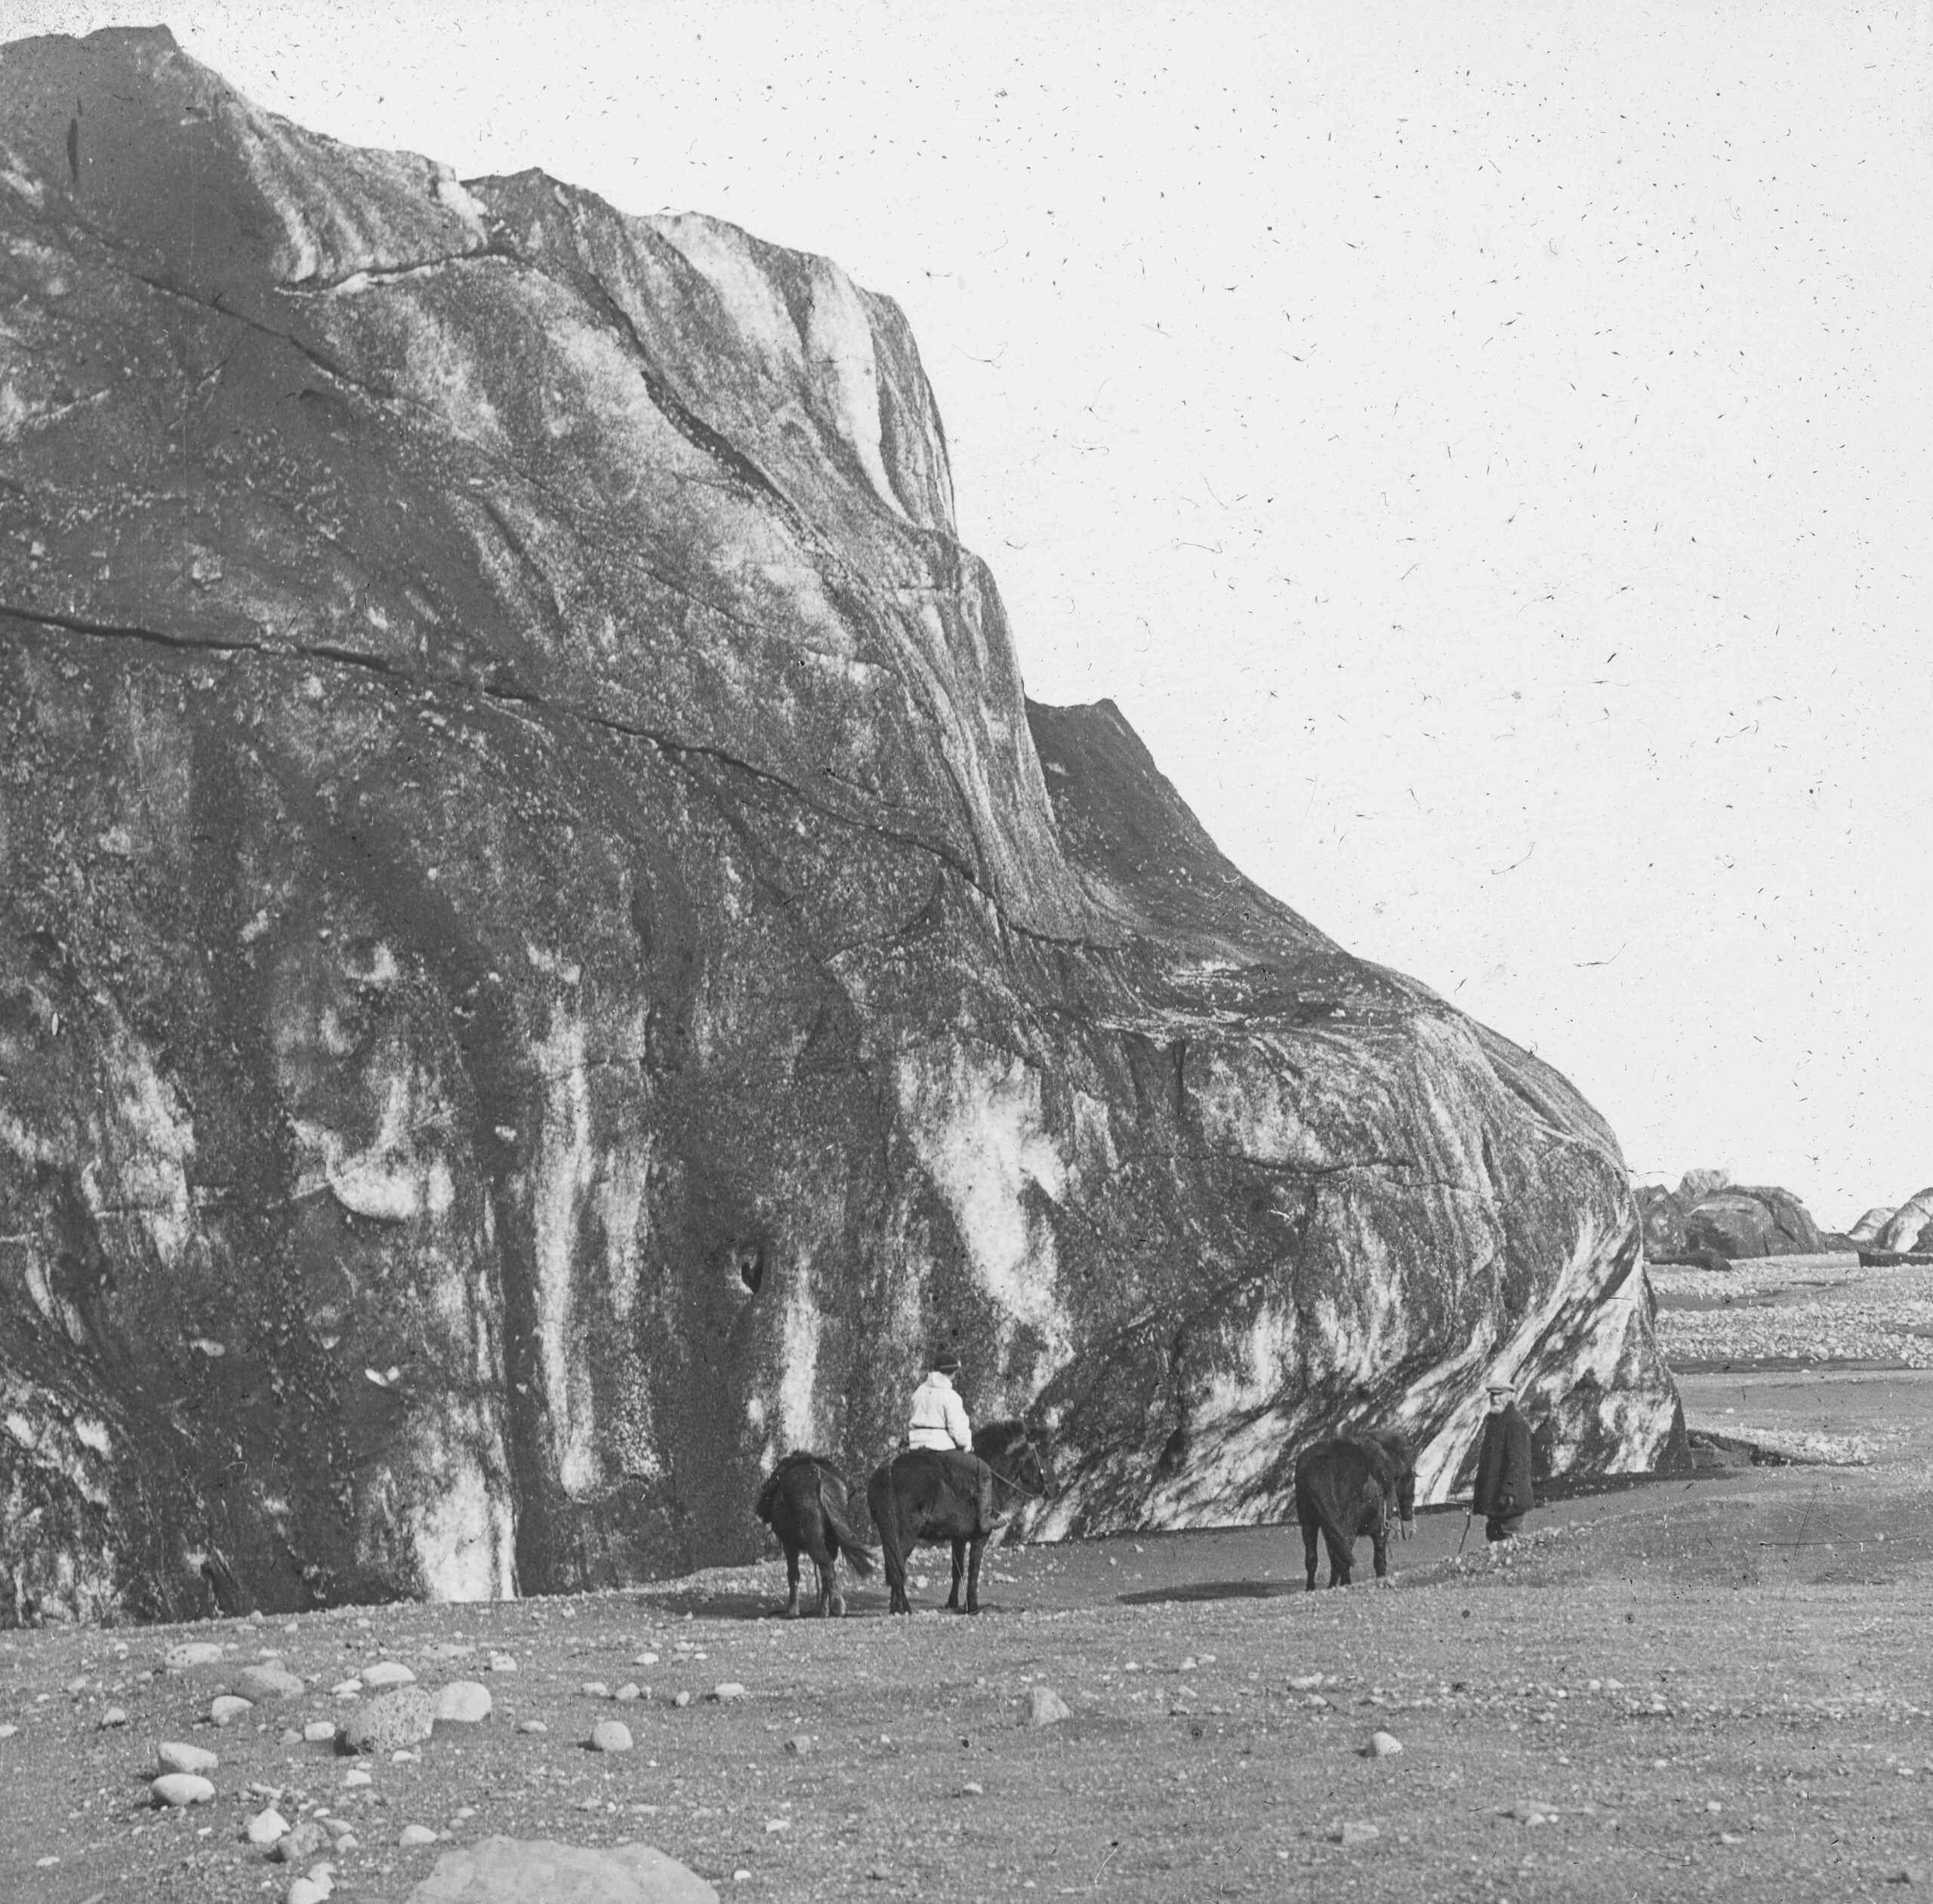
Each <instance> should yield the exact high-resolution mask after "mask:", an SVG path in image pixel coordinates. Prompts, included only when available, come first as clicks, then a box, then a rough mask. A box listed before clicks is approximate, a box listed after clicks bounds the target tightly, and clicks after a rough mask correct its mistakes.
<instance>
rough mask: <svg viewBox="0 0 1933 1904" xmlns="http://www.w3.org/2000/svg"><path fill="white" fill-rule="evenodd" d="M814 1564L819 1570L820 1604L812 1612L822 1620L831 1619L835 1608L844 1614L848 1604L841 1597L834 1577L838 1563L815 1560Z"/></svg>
mask: <svg viewBox="0 0 1933 1904" xmlns="http://www.w3.org/2000/svg"><path fill="white" fill-rule="evenodd" d="M813 1564H814V1565H815V1566H817V1568H818V1569H819V1604H818V1605H817V1606H815V1607H814V1608H813V1609H812V1611H813V1612H815V1613H816V1614H818V1615H819V1618H820V1619H822V1620H827V1619H831V1617H832V1609H833V1608H834V1606H837V1607H838V1609H839V1610H840V1612H842V1613H843V1612H844V1611H845V1610H846V1603H845V1602H844V1601H843V1600H841V1599H840V1597H839V1587H838V1583H837V1582H836V1581H835V1580H834V1578H833V1577H832V1569H833V1568H834V1566H835V1565H836V1564H837V1563H836V1562H834V1561H832V1560H818V1559H816V1558H815V1560H814V1562H813Z"/></svg>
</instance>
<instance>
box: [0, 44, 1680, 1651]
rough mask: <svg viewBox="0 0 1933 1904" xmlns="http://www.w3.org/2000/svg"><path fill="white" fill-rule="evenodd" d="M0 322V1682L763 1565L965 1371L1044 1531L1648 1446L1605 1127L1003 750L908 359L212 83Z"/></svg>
mask: <svg viewBox="0 0 1933 1904" xmlns="http://www.w3.org/2000/svg"><path fill="white" fill-rule="evenodd" d="M0 282H4V293H3V294H0V295H4V306H3V307H0V521H3V522H4V532H0V1073H4V1079H0V1578H4V1579H5V1581H6V1582H8V1592H9V1593H10V1594H11V1601H12V1603H11V1607H8V1608H0V1618H5V1617H10V1616H18V1615H23V1614H26V1613H29V1612H32V1611H33V1610H34V1609H35V1608H39V1609H42V1610H43V1611H46V1612H66V1613H68V1614H72V1615H80V1616H83V1617H85V1616H89V1615H95V1614H99V1613H102V1612H109V1611H113V1612H120V1613H125V1614H127V1615H134V1616H146V1615H178V1614H182V1613H186V1612H194V1611H196V1610H198V1609H202V1608H203V1607H205V1606H207V1605H208V1603H209V1595H210V1594H211V1592H212V1593H213V1594H214V1597H215V1599H216V1600H217V1601H218V1602H219V1603H221V1604H222V1605H224V1606H245V1605H261V1606H264V1607H269V1608H278V1607H289V1606H303V1605H314V1604H318V1603H325V1602H328V1601H331V1600H341V1599H345V1598H353V1597H377V1596H383V1595H389V1594H433V1595H444V1596H476V1595H486V1594H504V1593H509V1592H512V1591H526V1592H529V1591H545V1590H552V1589H562V1588H575V1587H578V1586H584V1585H597V1584H600V1583H607V1582H615V1581H619V1580H623V1579H626V1578H634V1577H636V1576H637V1575H639V1574H640V1573H641V1572H653V1571H655V1572H664V1571H666V1570H668V1569H677V1568H681V1567H684V1566H690V1565H693V1564H697V1563H707V1562H714V1561H720V1560H729V1559H734V1558H742V1557H746V1556H748V1554H751V1552H752V1551H755V1535H756V1533H757V1529H756V1526H755V1523H754V1522H753V1520H752V1518H751V1514H750V1511H749V1504H750V1502H751V1498H752V1496H753V1495H754V1492H756V1489H757V1482H758V1478H759V1476H760V1472H761V1470H762V1469H763V1467H768V1466H769V1464H770V1462H771V1461H772V1458H774V1456H775V1453H776V1452H778V1451H779V1450H781V1449H784V1448H786V1447H788V1446H798V1445H802V1444H809V1445H812V1446H818V1447H820V1448H822V1449H826V1450H828V1451H829V1452H837V1454H839V1455H840V1456H841V1457H842V1458H844V1459H845V1460H846V1461H847V1462H848V1463H849V1464H851V1466H852V1467H853V1468H854V1469H855V1470H858V1469H860V1468H862V1467H863V1466H864V1465H865V1464H867V1463H868V1462H870V1461H871V1460H874V1459H876V1458H878V1456H879V1455H880V1454H881V1453H882V1452H884V1451H885V1450H886V1449H887V1448H888V1447H889V1446H890V1445H892V1443H893V1442H894V1441H895V1440H896V1438H897V1435H898V1432H899V1425H900V1416H901V1413H902V1409H903V1407H904V1405H905V1395H906V1393H907V1390H908V1386H909V1384H910V1383H911V1381H912V1380H913V1379H914V1376H915V1375H916V1374H917V1365H918V1362H919V1359H920V1354H921V1353H922V1351H923V1350H924V1349H925V1348H926V1346H927V1345H928V1344H930V1342H932V1341H934V1340H935V1339H936V1338H937V1339H940V1340H944V1341H950V1342H952V1343H953V1344H955V1345H956V1346H957V1347H958V1348H959V1349H960V1351H961V1353H963V1355H964V1356H965V1358H966V1360H967V1369H968V1374H967V1388H968V1392H969V1393H970V1397H971V1399H972V1400H973V1404H974V1406H975V1409H976V1413H977V1414H979V1415H982V1416H988V1415H994V1414H997V1413H1000V1412H1008V1411H1016V1410H1019V1409H1023V1408H1025V1409H1030V1410H1031V1411H1032V1412H1034V1415H1036V1417H1037V1418H1039V1419H1040V1420H1042V1421H1044V1422H1045V1423H1047V1424H1050V1426H1051V1427H1052V1430H1053V1433H1054V1434H1055V1436H1056V1441H1057V1445H1058V1446H1059V1450H1060V1461H1059V1466H1060V1469H1061V1473H1062V1477H1063V1479H1064V1480H1065V1483H1066V1485H1065V1489H1064V1492H1062V1494H1061V1495H1059V1498H1056V1500H1055V1501H1053V1502H1051V1503H1050V1504H1044V1505H1043V1506H1040V1507H1037V1508H1035V1509H1034V1510H1032V1511H1031V1513H1032V1521H1031V1526H1032V1530H1033V1531H1034V1532H1036V1533H1040V1534H1045V1535H1053V1534H1057V1533H1065V1532H1071V1531H1078V1530H1081V1529H1100V1528H1107V1527H1121V1526H1163V1527H1177V1526H1188V1525H1192V1524H1197V1523H1204V1522H1210V1521H1226V1520H1253V1519H1258V1518H1263V1517H1275V1516H1279V1515H1281V1514H1283V1513H1284V1512H1285V1511H1287V1504H1288V1502H1289V1501H1290V1492H1291V1483H1290V1464H1291V1461H1292V1459H1293V1454H1294V1452H1295V1450H1296V1445H1297V1443H1298V1440H1299V1438H1301V1437H1303V1436H1306V1433H1307V1432H1308V1430H1309V1429H1310V1427H1312V1425H1315V1424H1318V1423H1326V1422H1328V1421H1334V1420H1336V1419H1340V1418H1343V1417H1345V1416H1352V1417H1353V1416H1361V1415H1379V1416H1380V1417H1382V1418H1386V1419H1387V1418H1393V1419H1395V1420H1398V1421H1401V1422H1403V1423H1405V1424H1407V1425H1409V1426H1410V1427H1411V1428H1412V1429H1413V1430H1414V1431H1415V1432H1416V1433H1417V1435H1419V1436H1420V1437H1421V1439H1422V1440H1423V1443H1424V1444H1425V1452H1424V1454H1423V1461H1422V1466H1421V1477H1422V1483H1423V1494H1424V1497H1425V1498H1429V1497H1430V1496H1432V1495H1437V1496H1440V1495H1441V1494H1442V1493H1443V1492H1444V1491H1445V1490H1446V1489H1447V1488H1448V1487H1449V1486H1451V1483H1452V1481H1453V1480H1454V1471H1455V1470H1456V1469H1457V1467H1458V1466H1459V1465H1460V1464H1461V1463H1462V1461H1463V1459H1464V1458H1465V1455H1466V1452H1467V1450H1468V1449H1469V1443H1470V1441H1471V1438H1472V1435H1473V1433H1474V1431H1475V1427H1476V1424H1477V1421H1478V1415H1479V1414H1480V1412H1481V1396H1480V1392H1479V1391H1480V1385H1481V1382H1482V1381H1483V1380H1484V1378H1485V1377H1486V1376H1487V1375H1490V1374H1491V1372H1493V1371H1495V1370H1498V1369H1501V1370H1503V1371H1506V1372H1509V1373H1510V1374H1512V1375H1517V1376H1518V1377H1519V1378H1521V1380H1522V1381H1523V1382H1524V1384H1525V1386H1526V1389H1527V1395H1528V1412H1530V1414H1531V1416H1532V1418H1533V1419H1534V1421H1536V1422H1537V1423H1538V1424H1540V1426H1539V1435H1540V1458H1541V1459H1542V1461H1543V1463H1544V1464H1545V1465H1546V1467H1548V1468H1550V1469H1552V1470H1571V1471H1579V1470H1594V1469H1605V1468H1632V1467H1644V1466H1645V1465H1647V1464H1650V1463H1651V1461H1653V1460H1654V1458H1655V1457H1656V1456H1657V1455H1658V1453H1659V1452H1660V1449H1662V1448H1663V1446H1664V1445H1665V1444H1666V1442H1667V1440H1669V1437H1670V1436H1671V1433H1672V1428H1673V1424H1674V1420H1675V1417H1676V1397H1675V1394H1674V1392H1673V1390H1672V1385H1671V1382H1670V1380H1669V1377H1668V1375H1666V1372H1665V1369H1664V1367H1663V1364H1662V1362H1661V1361H1660V1359H1659V1356H1658V1353H1657V1349H1656V1347H1655V1346H1654V1341H1653V1338H1652V1335H1651V1325H1650V1319H1649V1317H1648V1313H1647V1310H1646V1303H1645V1288H1644V1280H1643V1276H1642V1269H1641V1254H1640V1237H1639V1228H1638V1225H1637V1223H1636V1220H1635V1216H1634V1214H1633V1211H1632V1201H1631V1198H1630V1196H1629V1192H1628V1190H1627V1188H1626V1177H1625V1173H1624V1171H1623V1165H1622V1162H1621V1160H1620V1157H1619V1155H1618V1151H1617V1143H1616V1140H1615V1139H1614V1137H1613V1136H1612V1134H1611V1132H1610V1131H1609V1130H1608V1128H1606V1127H1605V1125H1604V1124H1603V1122H1602V1121H1601V1120H1600V1119H1599V1118H1598V1117H1597V1116H1596V1115H1595V1113H1594V1112H1592V1110H1591V1109H1590V1108H1589V1106H1587V1105H1586V1103H1584V1102H1583V1100H1582V1099H1581V1098H1580V1097H1579V1096H1578V1094H1577V1092H1576V1091H1574V1090H1573V1089H1572V1088H1571V1086H1570V1085H1568V1084H1567V1083H1566V1082H1565V1081H1564V1080H1563V1079H1562V1078H1560V1077H1558V1076H1557V1075H1555V1073H1554V1072H1552V1071H1551V1070H1550V1069H1549V1068H1548V1067H1546V1066H1544V1065H1543V1064H1542V1063H1539V1062H1538V1061H1537V1060H1536V1059H1535V1058H1534V1057H1531V1056H1529V1055H1528V1054H1526V1053H1525V1052H1524V1051H1520V1050H1518V1048H1516V1047H1515V1045H1512V1044H1511V1043H1510V1042H1509V1041H1507V1040H1506V1039H1505V1038H1501V1037H1499V1036H1497V1035H1496V1034H1495V1033H1494V1032H1490V1031H1488V1030H1487V1029H1484V1027H1483V1026H1479V1025H1477V1024H1475V1023H1472V1021H1471V1020H1469V1019H1467V1018H1466V1017H1463V1016H1461V1015H1460V1014H1458V1013H1457V1012H1456V1011H1453V1010H1451V1008H1449V1007H1448V1006H1447V1004H1444V1001H1442V1000H1441V998H1438V997H1437V996H1436V995H1435V994H1434V993H1432V992H1430V991H1429V989H1427V988H1426V987H1425V986H1422V985H1420V984H1418V983H1415V982H1414V981H1413V980H1409V979H1407V978H1404V977H1400V976H1398V974H1394V973H1392V972H1389V971H1383V970H1381V969H1380V968H1378V967H1375V966H1373V965H1370V964H1365V963H1364V962H1363V961H1360V960H1358V959H1355V958H1351V957H1350V956H1349V954H1348V953H1346V952H1344V951H1343V949H1341V948H1340V946H1336V944H1334V943H1333V942H1331V941H1330V940H1328V939H1327V938H1325V937H1324V936H1323V934H1322V933H1320V932H1319V931H1318V930H1315V928H1314V927H1312V926H1311V925H1309V924H1308V923H1307V922H1306V921H1304V920H1303V919H1302V918H1299V917H1298V916H1297V915H1296V914H1295V913H1293V912H1291V911H1290V910H1289V909H1287V907H1286V906H1283V905H1281V904H1280V903H1278V902H1277V901H1275V900H1272V899H1271V898H1270V897H1269V896H1268V895H1267V894H1266V893H1262V892H1261V891H1260V890H1258V889H1257V888H1256V887H1254V886H1253V885H1252V884H1250V882H1249V881H1247V880H1246V879H1244V878H1243V877H1242V876H1241V875H1240V874H1239V873H1238V872H1236V871H1235V869H1234V868H1233V867H1232V866H1230V865H1229V863H1227V862H1226V861H1225V859H1222V857H1221V856H1220V855H1219V853H1217V852H1216V850H1215V847H1214V846H1213V843H1212V842H1211V841H1210V840H1209V839H1208V838H1207V836H1206V835H1204V833H1203V832H1202V831H1201V828H1200V827H1199V826H1198V825H1197V823H1196V822H1195V819H1193V817H1192V815H1191V814H1190V813H1188V810H1187V808H1186V807H1185V806H1184V805H1183V804H1182V802H1181V801H1180V800H1179V798H1177V796H1176V793H1175V792H1174V790H1173V788H1171V787H1170V785H1168V783H1167V782H1166V781H1165V780H1164V779H1162V777H1161V775H1160V773H1158V771H1157V770H1156V768H1155V765H1154V763H1153V762H1152V761H1151V760H1150V759H1149V758H1148V755H1147V753H1146V751H1145V749H1144V748H1142V745H1141V744H1140V743H1139V741H1138V740H1137V739H1136V737H1135V736H1134V734H1133V732H1132V731H1131V730H1130V728H1129V727H1128V726H1127V723H1126V722H1125V721H1124V720H1123V719H1122V718H1121V715H1120V714H1119V713H1118V711H1116V710H1115V708H1114V707H1113V706H1112V705H1110V704H1108V703H1107V702H1102V703H1100V704H1099V705H1096V706H1093V707H1086V708H1048V707H1041V706H1036V705H1031V704H1030V703H1028V702H1027V701H1026V700H1025V698H1024V696H1023V694H1022V687H1021V682H1020V677H1019V670H1018V668H1017V666H1016V662H1015V658H1014V652H1013V643H1012V641H1011V639H1010V634H1009V632H1008V629H1007V623H1006V621H1005V619H1004V617H1003V613H1002V611H1001V607H1000V598H999V596H998V594H997V591H996V590H995V588H994V582H993V579H992V577H991V575H990V574H989V572H988V570H987V569H986V568H985V566H984V565H982V563H980V561H979V560H978V559H977V558H976V557H974V556H973V554H970V552H969V551H967V550H965V549H963V548H961V547H960V544H959V542H958V541H957V539H956V537H955V535H954V522H953V516H952V507H951V489H950V480H949V474H948V460H947V451H946V442H945V435H944V434H943V432H942V428H941V424H940V420H939V416H938V415H937V414H936V411H935V408H934V405H933V396H932V393H931V391H930V390H929V388H928V387H927V384H926V378H925V377H924V375H923V372H922V371H921V369H920V361H919V357H918V355H917V352H916V350H915V349H914V344H913V340H912V338H911V335H909V333H908V329H907V326H906V325H905V321H904V319H902V316H901V315H900V313H899V311H898V310H896V308H895V307H894V306H893V304H891V303H890V302H889V301H887V300H886V299H885V298H881V297H879V296H877V295H874V294H872V293H871V292H866V291H863V290H862V289H859V288H858V287H857V286H856V285H854V284H853V283H852V282H851V280H850V279H849V278H847V277H846V275H845V274H844V273H843V272H842V271H840V270H839V269H838V267H837V266H835V265H834V264H830V263H828V261H825V260H824V259H822V258H812V257H807V256H805V255H801V254H799V253H797V252H788V251H784V250H781V249H779V248H776V247H775V246H772V245H766V244H763V243H761V242H759V241H758V240H757V239H753V238H751V237H749V236H747V235H746V234H745V233H742V232H741V231H738V230H735V229H734V228H732V227H730V226H728V225H725V224H720V223H717V222H716V221H712V220H709V219H706V218H695V217H681V218H627V217H625V216H623V215H621V214H619V213H618V212H616V211H613V210H612V208H610V207H609V205H605V204H604V203H603V202H600V200H599V199H596V198H594V197H593V196H590V194H588V193H584V192H581V191H578V190H573V189H572V187H569V186H567V185H563V184H558V183H556V181H553V180H551V179H550V178H547V177H544V176H542V175H541V174H536V173H526V174H520V175H519V176H517V177H510V178H489V179H472V180H469V181H461V182H460V181H458V180H457V179H455V177H452V176H451V175H450V174H449V172H448V171H446V170H445V169H444V168H440V167H439V166H437V165H434V164H433V163H430V162H427V161H426V160H424V159H419V158H415V157H413V156H409V155H407V154H402V153H375V152H364V151H358V150H353V149H351V148H350V147H344V146H341V145H339V144H337V143H334V142H333V141H331V140H328V139H326V138H323V137H319V136H317V135H316V134H310V133H308V132H305V131H302V130H301V129H300V128H298V127H295V126H293V125H289V124H288V123H286V122H284V121H282V120H280V119H276V118H275V117H273V116H271V115H269V114H267V113H263V112H261V111H259V110H257V109H256V108H254V107H253V106H251V105H250V104H249V103H248V101H246V100H244V99H242V98H241V97H238V96H237V95H236V94H235V93H234V92H233V91H231V90H230V88H228V87H227V86H226V85H224V84H223V82H221V80H220V79H219V78H218V77H217V76H215V75H214V74H213V73H210V72H208V71H207V70H205V69H203V68H202V67H200V66H197V65H196V63H194V62H193V60H190V59H188V58H187V57H185V56H184V55H183V54H182V53H181V52H180V51H179V50H178V49H177V47H176V46H175V45H174V42H173V41H172V39H171V38H170V37H169V36H168V35H167V34H166V33H165V32H107V33H102V34H98V35H95V36H94V37H93V38H91V39H88V40H85V41H72V40H66V39H40V40H32V41H26V42H20V43H17V44H16V45H13V46H11V47H10V48H8V49H6V51H5V54H4V55H0Z"/></svg>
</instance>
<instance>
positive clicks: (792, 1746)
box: [785, 1732, 812, 1758]
mask: <svg viewBox="0 0 1933 1904" xmlns="http://www.w3.org/2000/svg"><path fill="white" fill-rule="evenodd" d="M785 1749H786V1751H788V1752H790V1753H791V1754H792V1756H793V1757H794V1758H803V1757H805V1755H806V1754H807V1753H808V1752H809V1751H811V1750H812V1741H811V1740H810V1739H808V1738H807V1737H806V1735H805V1734H804V1733H802V1732H797V1733H794V1734H793V1735H792V1736H791V1738H790V1739H787V1740H786V1742H785Z"/></svg>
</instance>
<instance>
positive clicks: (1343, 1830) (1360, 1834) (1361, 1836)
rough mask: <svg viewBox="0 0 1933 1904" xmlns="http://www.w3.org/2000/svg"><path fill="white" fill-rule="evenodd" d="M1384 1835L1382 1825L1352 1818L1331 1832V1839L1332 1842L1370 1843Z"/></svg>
mask: <svg viewBox="0 0 1933 1904" xmlns="http://www.w3.org/2000/svg"><path fill="white" fill-rule="evenodd" d="M1382 1835H1383V1828H1382V1827H1381V1826H1380V1825H1365V1824H1361V1823H1358V1822H1356V1821H1355V1820H1353V1819H1352V1820H1351V1821H1350V1822H1348V1823H1346V1824H1343V1825H1337V1826H1336V1828H1335V1829H1334V1830H1333V1831H1331V1832H1330V1834H1329V1840H1330V1843H1331V1844H1370V1843H1372V1842H1373V1841H1374V1840H1376V1839H1377V1838H1380V1837H1381V1836H1382Z"/></svg>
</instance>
